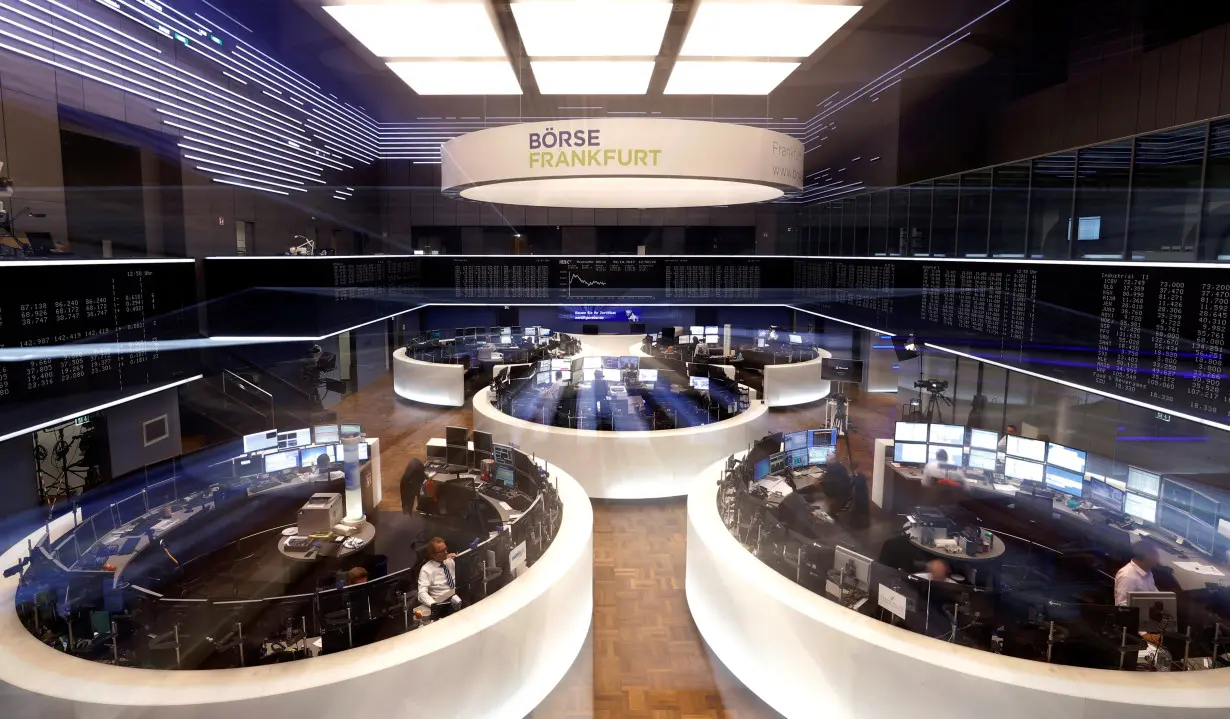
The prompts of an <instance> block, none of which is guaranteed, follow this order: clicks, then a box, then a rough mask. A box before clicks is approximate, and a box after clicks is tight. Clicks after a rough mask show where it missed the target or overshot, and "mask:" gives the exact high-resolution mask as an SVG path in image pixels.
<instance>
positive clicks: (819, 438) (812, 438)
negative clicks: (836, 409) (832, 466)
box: [807, 429, 837, 447]
mask: <svg viewBox="0 0 1230 719" xmlns="http://www.w3.org/2000/svg"><path fill="white" fill-rule="evenodd" d="M807 444H808V446H809V447H819V446H821V445H828V446H830V447H836V446H837V430H836V429H813V430H810V431H809V432H808V437H807Z"/></svg>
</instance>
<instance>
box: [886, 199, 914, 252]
mask: <svg viewBox="0 0 1230 719" xmlns="http://www.w3.org/2000/svg"><path fill="white" fill-rule="evenodd" d="M909 215H910V188H909V187H894V188H893V189H891V190H889V191H888V254H889V255H890V256H898V255H902V254H909V251H908V249H907V243H908V237H907V235H908V232H909V229H908V224H909Z"/></svg>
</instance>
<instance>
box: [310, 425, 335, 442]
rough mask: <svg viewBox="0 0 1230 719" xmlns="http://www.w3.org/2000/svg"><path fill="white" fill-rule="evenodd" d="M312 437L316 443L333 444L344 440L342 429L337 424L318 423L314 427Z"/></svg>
mask: <svg viewBox="0 0 1230 719" xmlns="http://www.w3.org/2000/svg"><path fill="white" fill-rule="evenodd" d="M312 439H313V440H314V441H315V442H316V444H332V443H334V442H340V441H342V431H341V429H340V428H339V427H338V426H337V425H336V424H318V425H316V426H315V427H314V428H312Z"/></svg>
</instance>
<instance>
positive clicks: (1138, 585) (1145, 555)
mask: <svg viewBox="0 0 1230 719" xmlns="http://www.w3.org/2000/svg"><path fill="white" fill-rule="evenodd" d="M1157 562H1158V559H1157V549H1156V548H1154V547H1153V546H1152V545H1149V544H1145V543H1144V542H1138V543H1137V544H1136V545H1135V546H1133V547H1132V559H1131V561H1129V562H1128V563H1127V564H1125V565H1123V568H1122V569H1120V570H1119V571H1118V572H1116V573H1115V606H1117V607H1126V606H1128V599H1129V595H1130V594H1132V592H1156V591H1157V583H1156V582H1154V581H1153V568H1154V567H1156V566H1157Z"/></svg>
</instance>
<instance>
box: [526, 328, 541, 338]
mask: <svg viewBox="0 0 1230 719" xmlns="http://www.w3.org/2000/svg"><path fill="white" fill-rule="evenodd" d="M525 336H526V337H537V336H538V328H537V327H526V328H525Z"/></svg>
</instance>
